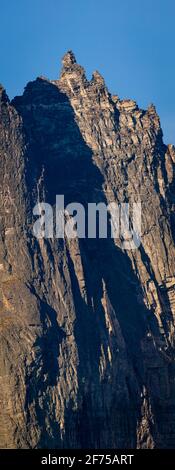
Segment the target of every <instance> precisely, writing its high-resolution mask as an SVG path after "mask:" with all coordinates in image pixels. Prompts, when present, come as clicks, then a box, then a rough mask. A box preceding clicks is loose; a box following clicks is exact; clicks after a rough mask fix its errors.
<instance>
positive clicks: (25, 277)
mask: <svg viewBox="0 0 175 470" xmlns="http://www.w3.org/2000/svg"><path fill="white" fill-rule="evenodd" d="M174 172H175V149H174V147H173V146H171V145H169V146H166V145H164V143H163V140H162V131H161V127H160V122H159V117H158V116H157V113H156V110H155V108H154V106H150V107H149V108H148V110H147V111H144V110H142V109H139V108H138V106H137V104H136V103H135V102H134V101H132V100H123V101H121V100H120V99H119V98H118V96H111V94H110V93H109V92H108V90H107V88H106V86H105V83H104V80H103V78H102V77H101V75H100V74H99V73H98V72H95V73H94V74H93V77H92V80H91V81H87V79H86V76H85V72H84V69H83V68H82V67H80V66H79V65H78V64H77V63H76V60H75V57H74V55H73V54H72V52H68V53H67V54H66V55H65V57H64V59H63V69H62V73H61V77H60V80H55V81H50V80H47V79H45V78H38V79H37V80H36V81H34V82H30V83H29V84H28V85H27V87H26V89H25V91H24V94H23V96H21V97H17V98H15V99H14V100H13V101H12V102H11V103H10V102H9V100H8V98H7V96H6V94H5V91H4V90H3V88H2V87H1V88H0V220H1V231H0V335H1V341H0V402H1V406H0V408H1V413H0V447H1V448H7V447H9V448H10V447H12V448H36V447H38V448H40V447H46V448H47V447H50V448H63V447H68V448H76V447H78V448H79V447H82V448H83V447H89V448H90V447H92V448H93V447H96V448H100V447H101V448H103V447H104V448H105V447H106V448H115V447H123V448H135V447H138V448H153V447H158V448H159V447H160V448H162V447H168V448H171V447H174V446H175V431H174V428H175V355H174V346H175V345H174V315H175V245H174V241H175V222H174V204H175V185H174ZM56 194H64V195H65V201H66V203H68V202H72V201H78V202H82V203H83V204H84V205H86V204H87V202H96V203H97V202H104V201H105V202H108V203H109V202H110V201H114V200H115V201H117V202H119V203H121V202H129V203H132V202H134V201H138V200H140V202H141V204H142V238H141V245H140V247H139V248H138V249H136V250H129V251H127V250H124V249H123V248H122V244H121V240H113V239H111V238H109V237H108V238H107V239H100V238H96V239H88V238H86V239H78V238H75V239H74V240H70V239H67V238H66V237H65V239H64V240H61V239H56V238H53V239H40V240H38V239H37V238H35V237H34V236H33V232H32V227H33V222H34V220H35V219H34V216H33V207H34V205H35V204H36V203H37V202H38V201H47V202H48V203H50V204H55V196H56Z"/></svg>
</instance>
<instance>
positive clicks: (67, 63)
mask: <svg viewBox="0 0 175 470" xmlns="http://www.w3.org/2000/svg"><path fill="white" fill-rule="evenodd" d="M62 64H63V67H64V68H65V69H69V68H71V67H72V65H74V64H76V58H75V55H74V53H73V52H72V51H71V50H70V51H68V52H66V54H65V55H64V56H63V59H62Z"/></svg>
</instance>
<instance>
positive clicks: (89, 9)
mask: <svg viewBox="0 0 175 470" xmlns="http://www.w3.org/2000/svg"><path fill="white" fill-rule="evenodd" d="M0 15H1V27H0V44H1V47H0V82H1V83H2V84H3V85H4V86H5V88H6V90H7V93H8V94H9V95H10V97H13V96H15V95H16V94H21V92H22V91H23V88H24V86H25V85H26V83H27V82H28V81H29V80H33V79H34V78H36V77H37V76H39V75H44V76H47V77H48V78H51V79H53V78H57V77H58V74H59V71H60V63H61V57H62V56H63V54H64V53H65V52H66V51H67V50H68V49H72V50H73V51H74V53H75V55H76V57H77V61H78V62H79V63H80V64H81V65H83V66H84V67H85V69H86V71H87V76H88V77H89V78H90V77H91V75H92V72H93V70H95V69H97V70H99V71H100V72H101V73H102V75H103V76H104V78H105V81H106V84H107V86H108V88H109V90H110V91H111V92H112V93H116V94H118V95H119V96H120V97H121V98H125V97H126V98H133V99H136V100H137V102H138V104H139V106H140V107H143V108H145V107H147V106H148V105H149V104H150V103H151V102H153V103H154V104H155V105H156V107H157V110H158V113H159V115H160V117H161V123H162V127H163V132H164V140H165V142H169V143H174V144H175V1H174V0H0Z"/></svg>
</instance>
